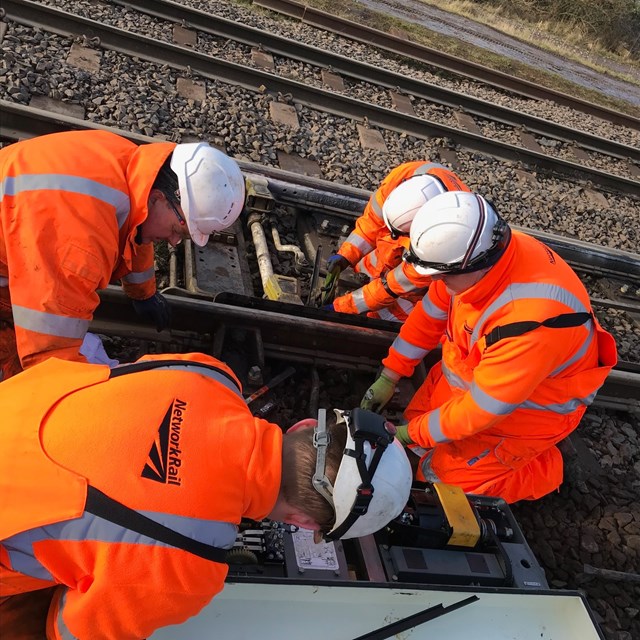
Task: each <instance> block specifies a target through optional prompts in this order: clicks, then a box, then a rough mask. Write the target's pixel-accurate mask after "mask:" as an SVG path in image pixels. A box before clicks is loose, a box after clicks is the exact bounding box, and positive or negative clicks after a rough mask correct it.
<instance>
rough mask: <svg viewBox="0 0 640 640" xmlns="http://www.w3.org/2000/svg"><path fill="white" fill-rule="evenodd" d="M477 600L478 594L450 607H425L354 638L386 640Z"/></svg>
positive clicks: (360, 639) (358, 639) (438, 605)
mask: <svg viewBox="0 0 640 640" xmlns="http://www.w3.org/2000/svg"><path fill="white" fill-rule="evenodd" d="M476 600H479V598H478V596H470V597H469V598H465V599H464V600H460V601H459V602H454V603H453V604H451V605H449V606H448V607H443V606H442V605H441V604H437V605H435V606H433V607H429V608H428V609H424V610H423V611H419V612H418V613H414V614H413V615H412V616H407V617H406V618H402V619H401V620H398V621H396V622H392V623H391V624H388V625H386V626H385V627H381V628H380V629H376V630H375V631H371V632H370V633H365V634H364V635H362V636H358V637H357V638H355V639H354V640H386V638H391V636H395V635H397V634H398V633H400V632H401V631H408V630H409V629H413V628H414V627H417V626H418V625H419V624H423V623H424V622H429V620H435V619H436V618H439V617H440V616H444V615H445V614H447V613H451V612H452V611H455V610H456V609H460V608H461V607H466V606H467V605H468V604H471V603H472V602H475V601H476Z"/></svg>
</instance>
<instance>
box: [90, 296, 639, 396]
mask: <svg viewBox="0 0 640 640" xmlns="http://www.w3.org/2000/svg"><path fill="white" fill-rule="evenodd" d="M99 294H100V304H99V305H98V308H97V309H96V312H95V315H94V320H93V322H92V323H91V325H90V330H91V331H94V332H96V333H105V334H107V335H119V336H123V337H129V338H139V339H144V340H151V341H153V340H157V341H159V342H163V343H167V342H170V341H171V335H172V334H173V333H174V332H175V334H176V337H180V336H187V337H188V336H189V335H192V334H213V333H215V331H218V330H220V329H221V328H222V327H224V326H230V327H234V328H238V327H241V328H245V329H259V330H260V333H261V336H262V341H263V343H264V347H265V351H266V352H267V353H269V354H270V355H271V356H272V357H278V358H280V359H287V360H297V361H301V362H308V363H323V364H331V363H334V364H338V363H339V364H340V365H341V366H343V367H347V368H351V369H360V370H370V371H375V370H376V369H377V368H378V366H379V364H380V362H381V360H382V358H384V357H385V356H386V355H387V352H388V349H389V346H390V345H391V343H392V342H393V340H394V339H395V337H396V335H397V331H398V330H399V329H400V325H399V324H397V325H396V324H395V323H388V324H389V325H390V330H388V331H386V330H382V329H370V328H368V327H363V326H356V325H344V324H342V323H341V322H340V318H339V316H336V317H335V318H331V317H328V316H327V317H326V318H323V319H319V318H314V317H309V316H310V313H313V312H316V313H320V312H318V310H311V309H309V308H307V307H299V308H297V309H294V310H292V309H291V306H292V305H287V306H286V312H282V313H280V312H277V311H268V310H264V309H260V308H245V307H241V306H238V305H233V304H220V303H217V302H215V301H214V302H210V301H207V300H198V299H193V298H188V297H182V296H176V295H171V294H165V295H166V297H167V299H168V301H169V303H170V304H171V309H172V330H171V333H170V332H169V331H164V332H162V333H160V334H158V333H156V332H155V331H154V330H153V329H151V328H149V327H146V326H144V325H141V324H140V321H139V319H137V318H136V315H135V312H134V311H133V308H132V306H131V301H130V300H129V298H127V296H126V295H125V294H124V292H123V291H122V290H121V289H120V288H119V287H116V286H113V285H110V286H108V287H107V288H106V289H104V290H102V291H100V292H99ZM293 306H295V305H293ZM292 311H297V314H294V313H293V312H292ZM325 315H327V314H325ZM621 367H623V368H621ZM627 368H628V369H629V370H627ZM637 369H638V367H637V366H634V365H632V364H628V363H620V364H619V365H618V366H617V367H616V368H615V369H614V370H613V371H612V372H611V373H610V374H609V376H608V377H607V379H606V380H605V383H604V385H603V386H602V388H601V390H600V391H599V394H598V396H596V402H595V403H594V404H598V402H601V403H602V405H603V406H616V407H617V408H626V407H633V406H634V405H635V404H636V403H637V398H638V392H639V390H640V373H639V372H638V371H637Z"/></svg>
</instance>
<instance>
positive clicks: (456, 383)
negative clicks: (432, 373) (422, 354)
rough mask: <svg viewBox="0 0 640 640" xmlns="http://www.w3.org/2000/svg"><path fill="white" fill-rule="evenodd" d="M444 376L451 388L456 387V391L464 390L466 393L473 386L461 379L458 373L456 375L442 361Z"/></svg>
mask: <svg viewBox="0 0 640 640" xmlns="http://www.w3.org/2000/svg"><path fill="white" fill-rule="evenodd" d="M441 366H442V374H443V375H444V377H445V378H446V379H447V382H448V383H449V386H450V387H454V388H456V389H463V390H464V391H468V390H469V389H470V388H471V384H470V383H469V382H467V381H466V380H464V379H463V378H461V377H460V376H459V375H458V374H457V373H454V372H453V371H451V369H449V367H447V365H446V364H445V362H444V361H442V365H441Z"/></svg>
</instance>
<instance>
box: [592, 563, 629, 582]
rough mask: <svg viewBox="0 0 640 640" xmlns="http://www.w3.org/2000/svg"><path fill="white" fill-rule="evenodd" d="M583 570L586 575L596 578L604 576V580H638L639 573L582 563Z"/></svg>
mask: <svg viewBox="0 0 640 640" xmlns="http://www.w3.org/2000/svg"><path fill="white" fill-rule="evenodd" d="M583 571H584V572H585V573H586V574H587V575H590V576H597V577H598V578H604V579H605V580H613V581H614V582H640V574H639V573H628V572H626V571H613V570H612V569H600V568H599V567H592V566H591V565H590V564H585V565H583Z"/></svg>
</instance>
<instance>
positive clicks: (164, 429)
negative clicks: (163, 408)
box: [140, 403, 173, 483]
mask: <svg viewBox="0 0 640 640" xmlns="http://www.w3.org/2000/svg"><path fill="white" fill-rule="evenodd" d="M172 409H173V403H171V406H170V407H169V408H168V409H167V413H166V414H165V416H164V418H163V420H162V422H161V424H160V427H159V428H158V433H157V435H156V438H155V440H154V441H153V444H152V445H151V449H149V456H148V457H147V461H146V463H145V465H144V468H143V469H142V473H141V474H140V475H141V476H142V477H143V478H148V479H149V480H155V481H156V482H162V483H166V481H167V461H168V457H169V425H170V424H171V412H172Z"/></svg>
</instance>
